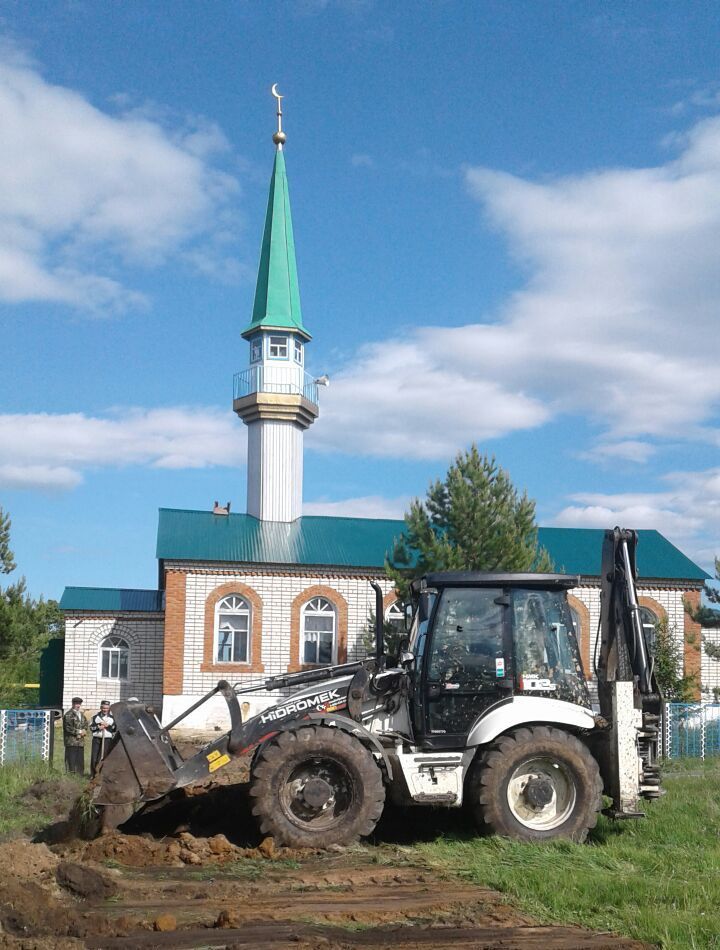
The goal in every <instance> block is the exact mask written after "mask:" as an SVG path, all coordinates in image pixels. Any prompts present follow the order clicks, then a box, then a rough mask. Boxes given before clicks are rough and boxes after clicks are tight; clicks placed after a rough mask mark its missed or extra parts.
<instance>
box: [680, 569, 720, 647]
mask: <svg viewBox="0 0 720 950" xmlns="http://www.w3.org/2000/svg"><path fill="white" fill-rule="evenodd" d="M715 580H717V581H720V557H716V558H715ZM703 594H704V596H705V599H706V600H707V601H708V603H709V604H716V605H720V589H718V588H717V587H711V586H710V585H709V584H705V589H704V590H703ZM685 609H686V610H687V612H688V613H689V614H690V616H691V617H692V618H693V620H694V621H695V622H696V623H699V624H700V626H701V627H720V609H719V608H718V607H717V606H714V607H713V606H707V605H703V604H701V605H700V606H699V607H693V606H692V604H689V603H687V601H686V602H685ZM710 655H712V654H710ZM718 658H720V657H715V659H718Z"/></svg>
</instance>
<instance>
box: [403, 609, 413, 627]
mask: <svg viewBox="0 0 720 950" xmlns="http://www.w3.org/2000/svg"><path fill="white" fill-rule="evenodd" d="M412 618H413V607H412V604H405V629H406V630H409V629H410V627H411V625H412Z"/></svg>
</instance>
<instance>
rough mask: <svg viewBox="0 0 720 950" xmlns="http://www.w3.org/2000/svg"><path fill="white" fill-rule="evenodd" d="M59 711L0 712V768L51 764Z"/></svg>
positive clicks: (7, 710)
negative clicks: (39, 761)
mask: <svg viewBox="0 0 720 950" xmlns="http://www.w3.org/2000/svg"><path fill="white" fill-rule="evenodd" d="M59 714H60V710H59V709H0V765H9V764H10V763H11V762H28V761H31V760H36V759H44V760H45V761H46V762H50V761H52V755H53V736H54V723H55V719H56V718H57V716H58V715H59Z"/></svg>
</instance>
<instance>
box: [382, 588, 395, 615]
mask: <svg viewBox="0 0 720 950" xmlns="http://www.w3.org/2000/svg"><path fill="white" fill-rule="evenodd" d="M397 599H398V595H397V591H396V590H390V591H388V592H387V594H385V596H384V597H383V610H387V609H388V607H390V606H391V605H392V604H394V603H395V601H396V600H397Z"/></svg>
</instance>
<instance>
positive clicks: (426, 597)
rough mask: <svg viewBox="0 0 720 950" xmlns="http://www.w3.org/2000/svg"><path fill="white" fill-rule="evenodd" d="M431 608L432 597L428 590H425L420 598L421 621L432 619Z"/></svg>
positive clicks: (419, 611)
mask: <svg viewBox="0 0 720 950" xmlns="http://www.w3.org/2000/svg"><path fill="white" fill-rule="evenodd" d="M431 609H432V597H431V596H430V594H428V593H427V591H423V592H422V594H420V598H419V600H418V613H419V615H420V616H419V618H418V619H419V620H420V623H422V622H423V620H429V619H430V610H431Z"/></svg>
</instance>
